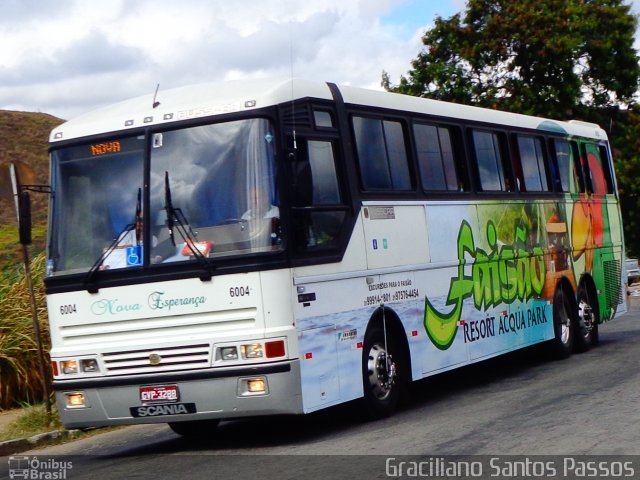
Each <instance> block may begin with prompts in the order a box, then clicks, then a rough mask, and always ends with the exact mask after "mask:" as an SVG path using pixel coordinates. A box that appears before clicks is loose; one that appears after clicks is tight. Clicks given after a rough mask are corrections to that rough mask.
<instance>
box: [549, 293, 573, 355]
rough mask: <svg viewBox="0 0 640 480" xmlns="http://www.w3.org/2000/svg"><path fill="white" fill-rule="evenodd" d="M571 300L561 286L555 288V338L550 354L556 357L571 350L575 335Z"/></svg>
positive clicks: (568, 353) (569, 353)
mask: <svg viewBox="0 0 640 480" xmlns="http://www.w3.org/2000/svg"><path fill="white" fill-rule="evenodd" d="M572 303H573V302H571V300H570V299H569V298H567V295H566V294H565V292H564V289H563V288H561V287H560V288H557V289H556V293H555V294H554V296H553V328H554V331H555V338H554V339H553V340H552V344H551V345H552V354H553V356H554V357H555V358H557V359H564V358H567V357H569V356H570V355H571V353H572V352H573V341H574V337H575V321H574V320H575V315H574V314H573V307H572Z"/></svg>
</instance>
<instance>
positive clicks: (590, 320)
mask: <svg viewBox="0 0 640 480" xmlns="http://www.w3.org/2000/svg"><path fill="white" fill-rule="evenodd" d="M589 292H590V290H589V289H588V288H585V286H584V285H581V286H580V288H579V289H578V325H577V327H578V328H577V335H576V350H577V351H578V352H586V351H587V350H589V349H590V348H591V347H593V346H595V345H597V344H598V305H597V303H596V299H595V298H594V297H593V295H591V294H590V293H589Z"/></svg>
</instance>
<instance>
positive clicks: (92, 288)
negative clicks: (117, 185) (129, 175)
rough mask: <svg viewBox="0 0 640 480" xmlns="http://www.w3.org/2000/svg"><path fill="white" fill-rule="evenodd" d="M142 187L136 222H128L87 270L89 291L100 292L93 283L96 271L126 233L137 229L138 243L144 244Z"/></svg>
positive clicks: (85, 279)
mask: <svg viewBox="0 0 640 480" xmlns="http://www.w3.org/2000/svg"><path fill="white" fill-rule="evenodd" d="M141 198H142V189H141V188H138V199H137V202H136V213H135V216H134V219H135V221H134V223H128V224H127V225H125V226H124V228H123V229H122V230H121V231H120V232H118V234H117V235H116V236H115V237H114V239H113V241H112V242H111V244H110V245H109V246H108V247H107V248H106V249H105V250H104V251H103V252H102V255H100V256H99V257H98V259H97V260H96V262H95V263H94V264H93V265H92V266H91V268H90V269H89V271H88V272H87V276H86V277H85V278H84V284H85V286H86V287H87V291H88V292H89V293H98V287H96V285H95V283H93V279H94V277H95V275H96V272H98V271H99V270H100V266H101V265H102V262H104V261H105V259H106V258H107V257H108V256H109V255H111V253H113V251H114V250H115V249H116V247H117V246H118V243H120V241H121V240H122V238H123V237H124V236H125V234H127V233H129V232H131V231H132V230H134V229H135V235H136V245H138V246H140V245H142V202H141Z"/></svg>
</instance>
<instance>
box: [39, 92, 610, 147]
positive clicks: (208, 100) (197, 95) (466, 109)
mask: <svg viewBox="0 0 640 480" xmlns="http://www.w3.org/2000/svg"><path fill="white" fill-rule="evenodd" d="M338 88H339V90H340V92H341V94H342V97H343V99H344V101H345V103H346V104H352V105H363V106H370V107H376V108H386V109H392V110H401V111H407V112H415V113H423V114H431V115H436V116H439V117H442V118H452V119H460V120H467V121H478V122H485V123H493V124H496V125H504V126H516V127H523V128H530V129H539V130H544V131H551V132H556V133H563V134H569V135H576V136H581V137H588V138H595V139H600V140H604V139H606V133H605V132H604V130H602V129H601V128H600V127H599V126H598V125H596V124H592V123H586V122H580V121H573V120H572V121H568V122H560V121H556V120H549V119H544V118H540V117H532V116H528V115H520V114H515V113H508V112H501V111H497V110H490V109H485V108H479V107H472V106H468V105H460V104H454V103H448V102H442V101H437V100H430V99H425V98H419V97H412V96H408V95H401V94H396V93H389V92H384V91H377V90H368V89H364V88H356V87H350V86H339V87H338ZM304 98H317V99H322V100H332V99H333V97H332V95H331V91H330V89H329V86H328V85H327V83H324V82H321V81H310V80H301V79H287V80H273V79H271V80H265V79H251V80H237V81H230V82H224V83H207V84H198V85H191V86H185V87H180V88H174V89H169V90H160V91H159V92H158V94H157V96H156V95H154V94H149V95H144V96H141V97H137V98H133V99H130V100H125V101H123V102H119V103H116V104H113V105H109V106H106V107H103V108H99V109H97V110H94V111H91V112H89V113H86V114H83V115H80V116H78V117H76V118H74V119H72V120H70V121H67V122H65V123H63V124H62V125H60V126H58V127H57V128H55V129H54V130H53V131H52V132H51V136H50V141H51V142H52V143H55V142H59V141H63V140H70V139H74V138H80V137H83V136H89V135H99V134H103V133H108V132H116V131H123V130H128V129H134V128H139V127H144V126H152V125H159V124H166V123H171V122H175V121H179V120H188V119H194V118H204V117H214V116H216V115H222V114H226V113H232V112H241V111H247V110H254V109H258V108H263V107H267V106H272V105H278V104H282V103H286V102H291V101H292V100H299V99H304ZM154 104H155V106H154Z"/></svg>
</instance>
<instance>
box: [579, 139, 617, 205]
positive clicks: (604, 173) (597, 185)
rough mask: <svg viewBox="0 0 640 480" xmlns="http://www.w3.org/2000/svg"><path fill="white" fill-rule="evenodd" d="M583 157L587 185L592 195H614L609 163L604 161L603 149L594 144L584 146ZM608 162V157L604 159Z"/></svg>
mask: <svg viewBox="0 0 640 480" xmlns="http://www.w3.org/2000/svg"><path fill="white" fill-rule="evenodd" d="M582 157H583V164H584V168H585V176H586V178H587V185H589V190H590V191H591V193H597V194H599V195H605V194H607V193H613V181H612V178H611V173H610V170H609V168H608V167H609V164H608V162H604V161H603V156H602V155H601V149H600V148H599V147H598V146H597V145H594V144H592V143H584V144H582ZM604 160H608V155H606V156H605V157H604Z"/></svg>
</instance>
